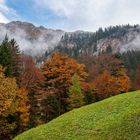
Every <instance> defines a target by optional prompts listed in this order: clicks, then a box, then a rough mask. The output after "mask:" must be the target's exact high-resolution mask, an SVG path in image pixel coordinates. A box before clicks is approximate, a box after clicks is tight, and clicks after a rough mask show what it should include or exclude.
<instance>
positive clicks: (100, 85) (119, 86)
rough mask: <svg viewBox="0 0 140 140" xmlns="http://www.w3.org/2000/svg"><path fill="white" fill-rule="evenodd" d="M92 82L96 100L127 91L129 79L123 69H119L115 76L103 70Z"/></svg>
mask: <svg viewBox="0 0 140 140" xmlns="http://www.w3.org/2000/svg"><path fill="white" fill-rule="evenodd" d="M93 83H94V84H93V85H94V89H95V92H96V96H97V99H98V100H101V99H105V98H107V97H110V96H114V95H117V94H120V93H123V92H127V91H128V90H129V88H130V80H129V77H128V76H127V75H126V73H125V70H124V69H120V70H119V71H118V72H117V73H116V76H112V75H111V74H110V73H109V72H108V71H104V72H103V73H102V74H100V75H99V76H98V77H97V78H96V79H95V80H94V82H93Z"/></svg>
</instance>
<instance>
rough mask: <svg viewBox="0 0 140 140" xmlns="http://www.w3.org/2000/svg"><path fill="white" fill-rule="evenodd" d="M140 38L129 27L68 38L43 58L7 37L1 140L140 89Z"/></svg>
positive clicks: (1, 75)
mask: <svg viewBox="0 0 140 140" xmlns="http://www.w3.org/2000/svg"><path fill="white" fill-rule="evenodd" d="M12 24H14V23H12ZM18 24H19V23H18ZM24 24H25V23H24ZM10 26H11V25H10ZM30 26H32V25H30ZM26 27H27V26H26ZM32 28H35V27H34V26H32ZM41 30H42V28H41ZM139 32H140V31H139V26H138V25H135V26H130V25H126V26H115V27H109V28H105V29H104V30H103V29H101V28H100V29H99V30H98V31H97V32H96V33H89V32H81V31H78V32H74V33H65V35H64V36H62V38H61V41H60V42H59V43H58V45H57V46H56V47H55V48H54V49H52V50H51V51H46V53H45V51H44V52H43V53H45V55H46V56H43V57H38V56H31V55H30V53H28V52H27V53H26V52H23V51H22V49H21V48H22V47H24V46H22V47H21V46H20V45H19V44H18V43H17V41H16V39H14V38H11V37H9V36H8V35H5V38H3V41H2V42H1V44H0V79H1V80H0V97H1V102H0V106H1V108H0V115H1V119H0V125H1V126H2V127H1V128H0V139H4V140H5V139H8V140H9V139H12V138H13V137H15V136H16V135H18V134H19V133H21V132H23V131H25V130H28V129H30V128H33V127H35V126H38V125H40V124H44V123H48V122H49V121H51V120H53V119H54V118H56V117H59V116H60V115H62V114H64V113H66V112H68V111H71V110H73V109H75V108H79V107H82V106H84V105H88V104H91V103H95V102H98V101H101V100H104V99H106V98H109V97H111V96H115V95H118V94H123V93H126V92H128V91H135V90H138V89H140V50H139V47H138V46H139V42H138V41H137V42H136V43H135V44H133V42H134V41H136V40H138V36H139ZM61 33H62V32H61ZM28 37H29V36H28ZM36 37H37V36H36ZM59 37H60V36H59ZM28 39H29V38H28ZM109 40H110V41H109ZM115 40H116V41H117V42H119V43H118V44H119V45H118V44H117V43H116V41H115ZM103 42H104V43H103ZM113 42H114V43H113ZM130 42H131V43H130ZM108 43H109V44H108ZM120 43H121V45H120ZM122 44H123V45H122ZM23 45H24V44H23ZM30 45H31V47H33V46H32V45H34V44H30ZM124 45H125V46H124ZM137 47H138V48H137ZM124 48H126V49H125V51H122V50H124ZM42 61H43V62H42ZM39 62H42V63H39Z"/></svg>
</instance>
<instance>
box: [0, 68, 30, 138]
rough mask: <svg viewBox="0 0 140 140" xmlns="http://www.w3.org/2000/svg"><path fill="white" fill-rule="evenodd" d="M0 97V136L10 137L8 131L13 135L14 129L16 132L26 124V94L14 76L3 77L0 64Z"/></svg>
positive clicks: (27, 107)
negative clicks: (18, 85)
mask: <svg viewBox="0 0 140 140" xmlns="http://www.w3.org/2000/svg"><path fill="white" fill-rule="evenodd" d="M0 99H1V100H0V125H1V128H0V137H2V136H3V137H10V136H9V134H10V133H11V134H12V135H13V134H14V131H15V130H16V132H18V131H19V130H21V126H23V125H24V126H25V125H27V122H28V109H29V106H28V105H27V100H28V96H27V93H26V92H25V91H24V90H22V89H20V90H19V88H18V87H17V84H16V80H15V79H14V78H9V77H5V75H4V69H3V68H2V66H0ZM19 122H20V123H19Z"/></svg>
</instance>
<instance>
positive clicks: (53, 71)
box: [42, 53, 87, 115]
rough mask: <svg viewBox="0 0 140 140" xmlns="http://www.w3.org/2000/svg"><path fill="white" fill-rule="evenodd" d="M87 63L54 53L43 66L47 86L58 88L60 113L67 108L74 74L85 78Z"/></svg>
mask: <svg viewBox="0 0 140 140" xmlns="http://www.w3.org/2000/svg"><path fill="white" fill-rule="evenodd" d="M84 67H85V65H83V64H79V63H78V62H77V61H76V60H74V59H72V58H69V57H68V56H67V55H65V54H60V53H54V54H53V55H52V56H51V58H49V59H48V60H47V61H46V63H45V65H44V67H43V68H42V71H43V74H44V76H45V78H46V80H45V85H46V87H53V88H55V89H56V91H57V92H56V94H57V99H58V101H59V109H58V110H59V111H58V115H60V114H61V113H64V112H65V111H66V110H67V101H66V99H67V97H68V95H67V93H68V88H69V87H70V86H71V80H72V77H73V75H74V74H77V75H78V76H79V80H83V79H84V78H85V77H86V76H87V73H86V72H84Z"/></svg>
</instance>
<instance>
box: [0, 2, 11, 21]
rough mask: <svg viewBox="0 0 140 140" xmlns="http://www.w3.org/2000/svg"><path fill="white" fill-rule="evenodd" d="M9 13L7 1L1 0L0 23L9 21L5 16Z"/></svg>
mask: <svg viewBox="0 0 140 140" xmlns="http://www.w3.org/2000/svg"><path fill="white" fill-rule="evenodd" d="M7 12H9V9H8V7H7V6H6V4H5V0H0V22H1V23H7V22H9V20H8V19H7V18H6V16H5V14H6V13H7Z"/></svg>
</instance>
